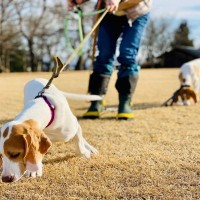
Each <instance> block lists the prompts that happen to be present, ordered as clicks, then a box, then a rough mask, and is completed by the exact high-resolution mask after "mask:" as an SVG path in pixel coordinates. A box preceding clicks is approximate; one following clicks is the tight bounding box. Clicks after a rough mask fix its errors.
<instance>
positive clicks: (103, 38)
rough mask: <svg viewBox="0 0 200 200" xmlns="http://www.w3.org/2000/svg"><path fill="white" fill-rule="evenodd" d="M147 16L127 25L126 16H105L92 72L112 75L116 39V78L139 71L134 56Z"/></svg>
mask: <svg viewBox="0 0 200 200" xmlns="http://www.w3.org/2000/svg"><path fill="white" fill-rule="evenodd" d="M148 16H149V15H148V14H146V15H143V16H141V17H139V18H137V19H136V20H135V21H133V23H132V26H130V25H129V23H128V20H127V17H126V16H120V17H119V16H115V15H113V14H107V15H106V16H105V18H104V19H103V21H102V22H101V24H100V26H99V33H98V42H97V47H98V51H99V54H98V56H97V57H96V60H95V63H94V69H93V71H94V72H96V73H99V74H105V75H110V76H111V75H112V72H113V61H114V58H115V53H116V47H117V41H118V38H119V37H120V36H121V40H120V44H119V56H118V58H117V60H118V62H119V63H120V66H119V67H118V70H119V71H118V77H126V76H129V75H136V74H138V72H139V70H140V66H138V64H137V62H136V56H137V54H138V49H139V46H140V41H141V37H142V33H143V31H144V28H145V25H146V23H147V20H148Z"/></svg>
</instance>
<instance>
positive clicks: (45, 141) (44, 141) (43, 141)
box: [39, 131, 52, 154]
mask: <svg viewBox="0 0 200 200" xmlns="http://www.w3.org/2000/svg"><path fill="white" fill-rule="evenodd" d="M51 145H52V143H51V141H50V139H49V138H48V137H47V136H46V135H45V134H44V133H43V131H42V132H41V138H40V144H39V151H40V153H41V154H45V153H46V152H47V151H48V149H49V148H50V147H51Z"/></svg>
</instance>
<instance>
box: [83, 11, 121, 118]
mask: <svg viewBox="0 0 200 200" xmlns="http://www.w3.org/2000/svg"><path fill="white" fill-rule="evenodd" d="M120 18H121V17H117V16H114V15H112V14H108V15H106V16H105V18H104V19H103V21H102V22H101V24H100V27H99V32H98V42H97V47H98V52H99V54H98V56H97V57H96V60H95V63H94V69H93V73H92V74H91V75H90V78H89V93H90V94H97V95H101V96H103V95H105V94H106V92H107V88H108V84H109V80H110V76H111V75H112V72H113V66H112V63H113V60H114V56H115V51H116V43H117V39H118V37H119V36H120V34H121V31H122V27H121V25H120ZM103 110H104V106H103V101H92V102H91V105H90V107H89V109H88V111H87V112H86V113H85V114H84V116H83V117H84V118H90V119H95V118H99V117H100V114H101V113H102V111H103Z"/></svg>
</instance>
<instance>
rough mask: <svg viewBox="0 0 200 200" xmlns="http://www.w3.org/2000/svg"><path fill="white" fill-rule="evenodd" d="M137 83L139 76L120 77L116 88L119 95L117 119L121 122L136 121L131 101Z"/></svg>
mask: <svg viewBox="0 0 200 200" xmlns="http://www.w3.org/2000/svg"><path fill="white" fill-rule="evenodd" d="M137 81H138V75H130V76H126V77H118V79H117V81H116V84H115V87H116V89H117V91H118V93H119V106H118V114H117V116H116V118H117V119H119V120H130V119H134V114H133V109H132V102H131V99H132V95H133V93H134V91H135V88H136V85H137Z"/></svg>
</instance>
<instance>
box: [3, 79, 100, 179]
mask: <svg viewBox="0 0 200 200" xmlns="http://www.w3.org/2000/svg"><path fill="white" fill-rule="evenodd" d="M47 82H48V81H47V80H45V79H34V80H31V81H29V82H28V83H27V84H26V85H25V88H24V108H23V110H22V111H21V112H20V113H19V114H18V116H17V117H16V118H15V119H14V120H12V121H10V122H7V123H6V124H4V125H3V126H2V127H1V132H0V157H2V168H3V170H2V181H3V182H14V181H17V180H19V179H20V178H21V177H22V176H23V175H24V174H25V173H26V175H28V176H31V177H36V176H42V159H43V156H44V154H45V153H46V152H47V151H48V149H49V147H50V146H51V145H52V142H57V141H64V142H67V141H69V140H70V139H72V138H74V141H75V144H76V147H77V148H76V149H77V153H78V154H79V155H83V156H85V157H86V158H89V157H90V156H91V154H92V153H97V150H96V149H95V148H94V147H93V146H91V145H90V144H89V143H88V142H87V141H86V140H85V139H84V138H83V135H82V130H81V127H80V125H79V123H78V121H77V118H76V117H75V116H74V115H73V113H72V112H71V110H70V108H69V105H68V103H67V101H66V98H65V97H68V96H69V97H70V98H80V99H81V100H84V99H87V100H100V99H101V97H99V96H96V95H72V94H69V93H64V92H62V91H60V90H58V89H57V88H56V87H55V86H54V85H53V84H52V85H51V86H50V87H49V88H48V89H47V90H46V91H45V92H44V94H42V95H38V94H39V92H40V91H41V90H42V89H43V87H44V86H45V85H46V84H47Z"/></svg>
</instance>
